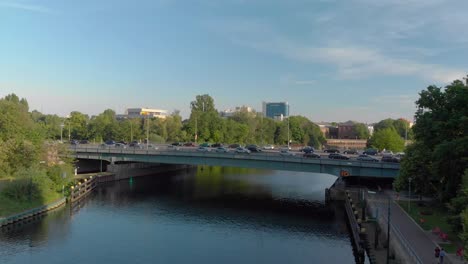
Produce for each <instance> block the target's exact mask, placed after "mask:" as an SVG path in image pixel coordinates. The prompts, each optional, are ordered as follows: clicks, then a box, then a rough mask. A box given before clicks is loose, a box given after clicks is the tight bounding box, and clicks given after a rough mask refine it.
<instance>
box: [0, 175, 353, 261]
mask: <svg viewBox="0 0 468 264" xmlns="http://www.w3.org/2000/svg"><path fill="white" fill-rule="evenodd" d="M334 179H335V178H334V177H333V176H327V175H318V174H314V175H312V174H308V173H285V172H278V171H266V170H252V169H239V168H221V167H198V168H195V169H189V170H184V171H179V172H175V173H166V174H159V175H154V176H151V177H144V178H133V179H132V180H128V181H127V180H125V181H120V182H114V183H108V184H105V185H103V186H101V187H99V188H98V189H97V190H96V191H95V192H94V193H93V194H92V195H91V196H90V197H89V198H88V199H86V200H84V201H83V202H82V203H81V204H80V205H79V206H76V207H74V208H65V209H61V210H58V211H56V212H54V213H53V214H51V215H49V216H47V217H45V218H44V219H42V220H40V221H39V222H38V223H35V224H31V225H27V226H25V227H21V228H18V229H12V230H3V231H2V232H1V233H0V263H15V264H16V263H29V261H31V260H33V259H34V260H35V261H34V263H42V262H44V263H64V262H65V260H70V259H71V260H73V261H67V262H69V263H85V262H86V263H110V262H114V263H167V262H171V263H188V262H195V263H218V262H222V263H259V262H269V263H284V262H288V263H311V262H312V263H354V259H353V255H352V248H351V243H350V240H349V235H348V233H347V228H346V224H345V222H344V221H343V212H342V210H341V208H334V207H331V208H330V207H326V206H325V205H324V203H323V200H324V189H325V188H326V187H328V186H330V185H331V184H332V183H333V181H334ZM96 249H99V250H96ZM83 252H86V254H83ZM51 255H52V256H53V257H52V258H51V257H50V256H51Z"/></svg>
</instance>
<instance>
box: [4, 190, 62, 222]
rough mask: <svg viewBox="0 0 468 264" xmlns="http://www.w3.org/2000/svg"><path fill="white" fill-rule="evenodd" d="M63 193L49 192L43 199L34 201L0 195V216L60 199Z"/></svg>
mask: <svg viewBox="0 0 468 264" xmlns="http://www.w3.org/2000/svg"><path fill="white" fill-rule="evenodd" d="M60 197H61V194H59V193H56V192H52V191H51V192H48V193H45V194H44V195H43V197H41V199H37V200H32V201H28V200H26V201H17V200H13V199H10V198H8V197H5V196H4V195H0V217H7V216H10V215H14V214H18V213H21V212H23V211H26V210H29V209H32V208H35V207H39V206H42V205H46V204H49V203H52V202H54V201H56V200H58V199H59V198H60Z"/></svg>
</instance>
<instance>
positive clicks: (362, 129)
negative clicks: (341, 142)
mask: <svg viewBox="0 0 468 264" xmlns="http://www.w3.org/2000/svg"><path fill="white" fill-rule="evenodd" d="M354 133H355V134H356V135H357V137H358V138H359V139H368V138H369V136H370V134H369V129H367V125H365V124H363V123H356V124H354Z"/></svg>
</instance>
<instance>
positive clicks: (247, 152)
mask: <svg viewBox="0 0 468 264" xmlns="http://www.w3.org/2000/svg"><path fill="white" fill-rule="evenodd" d="M235 152H236V153H244V154H250V150H248V149H246V148H243V147H237V148H236V150H235Z"/></svg>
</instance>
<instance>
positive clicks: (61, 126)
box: [60, 123, 65, 143]
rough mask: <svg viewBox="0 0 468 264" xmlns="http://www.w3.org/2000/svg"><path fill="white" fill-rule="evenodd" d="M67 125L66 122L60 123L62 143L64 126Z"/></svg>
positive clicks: (61, 141)
mask: <svg viewBox="0 0 468 264" xmlns="http://www.w3.org/2000/svg"><path fill="white" fill-rule="evenodd" d="M64 126H65V124H64V123H62V124H60V143H63V127H64Z"/></svg>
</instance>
